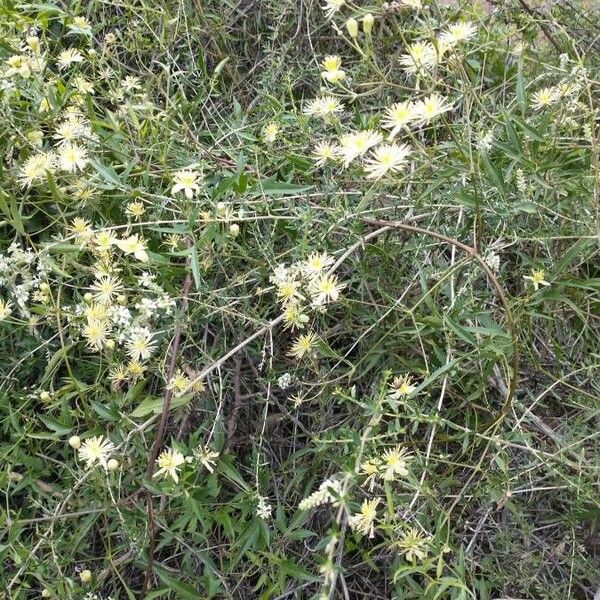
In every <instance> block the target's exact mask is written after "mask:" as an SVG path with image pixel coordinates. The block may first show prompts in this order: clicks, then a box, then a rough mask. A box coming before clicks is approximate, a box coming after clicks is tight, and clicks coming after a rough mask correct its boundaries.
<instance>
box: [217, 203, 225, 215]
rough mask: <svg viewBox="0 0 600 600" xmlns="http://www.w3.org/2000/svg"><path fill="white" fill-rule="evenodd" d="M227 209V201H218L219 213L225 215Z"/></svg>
mask: <svg viewBox="0 0 600 600" xmlns="http://www.w3.org/2000/svg"><path fill="white" fill-rule="evenodd" d="M226 211H227V204H225V202H217V214H218V215H220V216H223V215H224V214H225V212H226Z"/></svg>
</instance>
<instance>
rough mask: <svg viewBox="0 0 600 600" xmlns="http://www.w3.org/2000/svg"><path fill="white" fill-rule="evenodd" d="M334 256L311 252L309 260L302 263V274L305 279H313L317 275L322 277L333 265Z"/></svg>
mask: <svg viewBox="0 0 600 600" xmlns="http://www.w3.org/2000/svg"><path fill="white" fill-rule="evenodd" d="M333 263H334V259H333V256H330V255H329V254H327V253H326V252H322V253H319V252H311V253H310V254H309V255H308V258H307V259H306V260H305V261H304V262H303V263H302V273H304V276H305V277H308V278H309V279H312V278H313V277H315V276H316V275H320V274H321V273H323V272H324V271H326V270H327V269H328V268H329V267H331V265H333Z"/></svg>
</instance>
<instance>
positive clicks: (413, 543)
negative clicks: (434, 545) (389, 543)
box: [397, 527, 430, 562]
mask: <svg viewBox="0 0 600 600" xmlns="http://www.w3.org/2000/svg"><path fill="white" fill-rule="evenodd" d="M429 541H430V538H429V537H428V536H426V535H425V534H424V533H422V532H420V531H418V530H417V529H415V528H414V527H411V528H410V529H409V530H408V531H406V532H405V533H404V534H403V536H402V538H401V539H400V541H398V542H397V545H398V546H399V547H400V548H401V550H402V553H403V554H404V558H406V560H407V561H409V562H413V561H416V560H425V559H426V558H427V552H428V550H429Z"/></svg>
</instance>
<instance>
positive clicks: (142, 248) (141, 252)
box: [115, 234, 149, 262]
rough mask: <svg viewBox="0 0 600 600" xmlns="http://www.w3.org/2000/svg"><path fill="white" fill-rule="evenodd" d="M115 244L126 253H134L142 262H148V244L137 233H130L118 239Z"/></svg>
mask: <svg viewBox="0 0 600 600" xmlns="http://www.w3.org/2000/svg"><path fill="white" fill-rule="evenodd" d="M115 244H116V245H117V247H118V248H119V249H120V250H122V251H123V252H125V254H133V255H134V256H135V257H136V258H137V259H138V260H139V261H140V262H148V260H149V257H148V253H147V252H146V244H145V243H144V242H143V241H142V240H140V239H138V236H137V235H136V234H134V235H130V236H129V237H128V238H126V239H124V240H116V241H115Z"/></svg>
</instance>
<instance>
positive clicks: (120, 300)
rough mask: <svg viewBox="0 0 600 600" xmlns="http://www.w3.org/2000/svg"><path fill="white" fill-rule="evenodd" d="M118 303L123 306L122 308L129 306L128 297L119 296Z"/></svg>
mask: <svg viewBox="0 0 600 600" xmlns="http://www.w3.org/2000/svg"><path fill="white" fill-rule="evenodd" d="M117 302H118V303H119V304H120V305H121V306H125V305H126V304H127V296H126V295H125V294H119V295H118V296H117Z"/></svg>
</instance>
